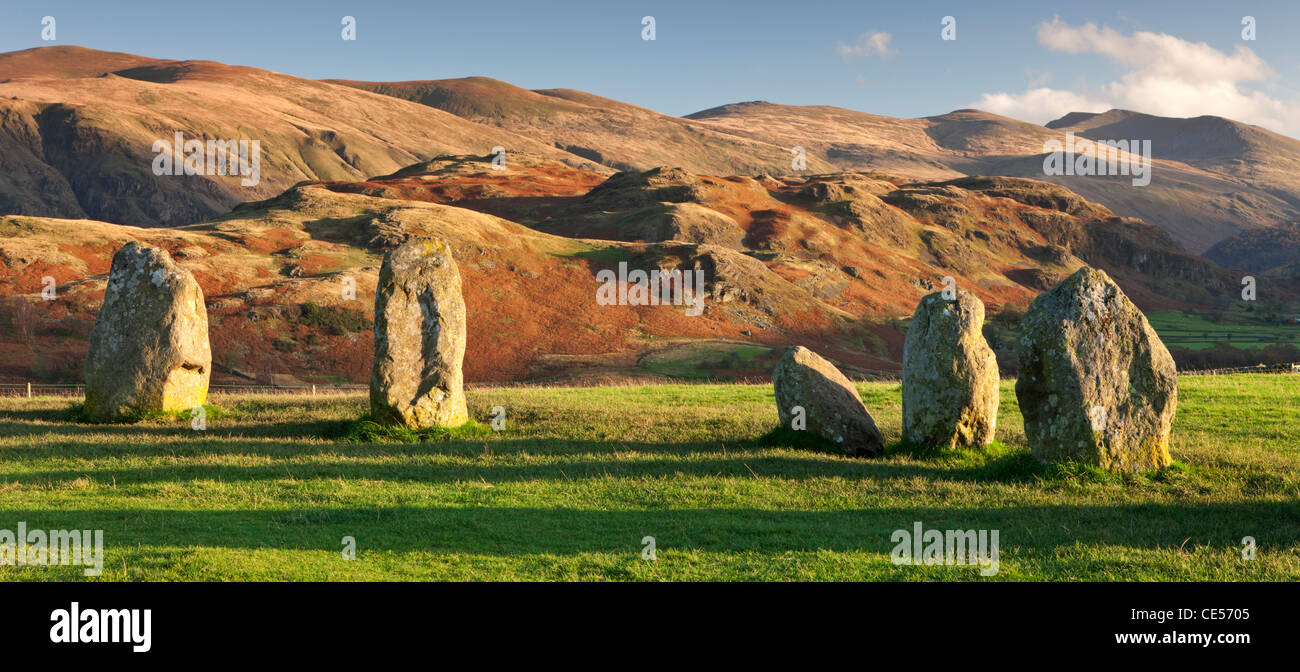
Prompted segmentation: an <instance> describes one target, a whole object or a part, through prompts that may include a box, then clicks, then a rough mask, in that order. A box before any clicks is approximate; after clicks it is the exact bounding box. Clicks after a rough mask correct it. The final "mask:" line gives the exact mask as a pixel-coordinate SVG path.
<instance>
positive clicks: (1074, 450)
mask: <svg viewBox="0 0 1300 672" xmlns="http://www.w3.org/2000/svg"><path fill="white" fill-rule="evenodd" d="M1016 353H1017V355H1018V356H1019V358H1020V377H1019V378H1018V379H1017V380H1016V397H1017V398H1018V399H1019V401H1020V411H1021V413H1023V414H1024V417H1025V436H1026V438H1028V440H1029V445H1030V447H1031V448H1032V450H1033V452H1034V455H1035V456H1036V457H1038V458H1039V459H1041V460H1045V461H1052V462H1058V461H1077V462H1084V463H1088V464H1094V465H1098V466H1101V467H1103V468H1106V469H1113V470H1117V471H1142V470H1147V469H1158V468H1161V467H1165V466H1167V465H1168V464H1169V462H1170V458H1169V429H1170V426H1171V425H1172V424H1173V421H1174V412H1175V409H1176V408H1177V405H1178V377H1177V371H1176V370H1175V367H1174V360H1173V358H1172V357H1170V356H1169V351H1168V350H1166V349H1165V346H1164V343H1161V342H1160V338H1159V337H1158V336H1156V333H1155V331H1153V330H1152V329H1151V325H1150V324H1148V323H1147V320H1146V317H1145V316H1144V315H1143V314H1142V313H1141V311H1139V310H1138V309H1137V307H1136V306H1134V305H1133V302H1132V301H1130V300H1129V299H1128V297H1126V296H1124V293H1123V292H1122V291H1121V290H1120V288H1119V287H1118V286H1117V285H1116V284H1115V282H1114V281H1112V280H1111V279H1110V277H1109V276H1107V275H1106V273H1105V272H1104V271H1100V270H1096V269H1092V268H1088V267H1084V268H1081V269H1079V270H1078V271H1077V272H1076V273H1075V274H1074V275H1071V276H1070V277H1069V278H1066V279H1065V280H1064V281H1063V282H1062V283H1061V284H1059V285H1057V286H1056V288H1054V289H1053V290H1052V291H1050V292H1047V293H1045V294H1042V295H1040V296H1039V297H1038V298H1037V299H1035V300H1034V303H1033V305H1031V306H1030V307H1029V311H1028V312H1027V313H1025V317H1024V320H1023V321H1022V322H1021V326H1020V336H1019V340H1018V341H1017V343H1016Z"/></svg>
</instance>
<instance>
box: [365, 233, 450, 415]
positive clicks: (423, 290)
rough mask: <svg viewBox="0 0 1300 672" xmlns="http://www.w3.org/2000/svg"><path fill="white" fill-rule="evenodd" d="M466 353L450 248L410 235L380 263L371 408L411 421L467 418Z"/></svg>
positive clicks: (373, 412)
mask: <svg viewBox="0 0 1300 672" xmlns="http://www.w3.org/2000/svg"><path fill="white" fill-rule="evenodd" d="M464 359H465V300H464V299H463V298H462V297H461V293H460V272H459V271H458V270H457V268H456V262H455V261H454V260H453V259H452V257H451V248H449V247H447V244H446V243H444V242H443V241H441V240H438V239H436V238H412V239H411V240H408V241H407V242H405V243H403V244H402V245H400V246H398V247H396V248H394V249H393V250H391V251H390V252H389V253H388V254H386V255H384V264H383V266H382V267H381V268H380V269H379V288H378V290H377V291H376V292H375V361H374V366H373V368H371V370H370V414H371V416H372V417H373V418H374V419H375V421H377V422H380V423H384V424H392V425H405V426H407V427H411V428H413V429H419V428H424V427H459V426H460V425H463V424H465V423H466V422H468V421H469V411H468V410H467V409H466V406H465V390H464V386H463V381H464V378H463V374H462V372H461V362H462V361H463V360H464Z"/></svg>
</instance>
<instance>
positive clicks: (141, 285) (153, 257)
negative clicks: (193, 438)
mask: <svg viewBox="0 0 1300 672" xmlns="http://www.w3.org/2000/svg"><path fill="white" fill-rule="evenodd" d="M211 374H212V349H211V346H210V345H209V343H208V311H207V308H206V307H205V306H204V305H203V290H202V289H200V288H199V283H198V282H196V281H195V280H194V276H193V275H191V274H190V272H189V271H187V270H185V269H184V268H181V267H180V266H178V265H177V264H176V262H174V261H172V258H171V255H169V254H167V252H166V250H162V249H159V248H157V247H153V246H151V245H145V244H143V243H139V242H134V241H133V242H130V243H127V244H126V245H124V246H122V248H121V249H119V250H118V251H117V253H116V254H114V255H113V267H112V269H111V270H110V271H109V274H108V288H107V290H106V291H105V293H104V304H103V305H102V306H101V307H100V309H99V316H98V317H97V318H96V319H95V327H94V329H92V330H91V332H90V348H89V351H88V352H87V353H86V406H85V408H86V413H87V414H88V415H89V416H90V417H93V418H98V419H101V420H111V419H113V418H117V417H120V416H123V415H137V414H141V413H149V412H155V411H176V410H187V409H192V408H195V407H198V406H202V405H203V403H204V402H205V401H206V400H207V394H208V378H209V376H211Z"/></svg>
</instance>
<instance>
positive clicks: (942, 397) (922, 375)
mask: <svg viewBox="0 0 1300 672" xmlns="http://www.w3.org/2000/svg"><path fill="white" fill-rule="evenodd" d="M983 328H984V302H983V301H980V300H979V297H977V296H975V295H974V294H971V293H970V292H967V291H964V290H963V291H959V292H957V294H956V298H955V299H952V300H949V299H945V298H943V292H935V293H933V294H930V295H927V296H926V297H925V298H923V299H921V303H920V304H919V305H917V307H916V312H915V313H913V314H912V322H911V325H910V326H909V327H908V329H907V341H906V342H905V343H904V344H903V438H904V439H905V440H907V441H910V442H913V443H917V444H921V445H924V446H942V447H945V448H956V447H958V446H984V445H988V444H989V443H992V441H993V432H994V429H995V428H996V427H997V421H998V360H997V357H996V356H995V355H994V354H993V348H990V347H989V344H988V343H987V342H986V341H985V340H984V334H983V331H982V330H983Z"/></svg>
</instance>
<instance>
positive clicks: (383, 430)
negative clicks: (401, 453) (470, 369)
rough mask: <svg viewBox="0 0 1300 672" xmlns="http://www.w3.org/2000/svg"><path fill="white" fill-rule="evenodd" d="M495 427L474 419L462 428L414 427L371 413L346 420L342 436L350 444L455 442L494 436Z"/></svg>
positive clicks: (340, 432)
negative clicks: (386, 422)
mask: <svg viewBox="0 0 1300 672" xmlns="http://www.w3.org/2000/svg"><path fill="white" fill-rule="evenodd" d="M491 435H492V429H491V428H490V427H488V426H487V425H484V424H483V423H480V422H476V421H474V420H470V421H469V422H466V423H465V424H463V425H460V426H458V427H430V428H428V429H411V428H409V427H400V426H390V425H381V424H379V423H377V422H375V421H374V420H372V419H370V417H369V416H367V417H364V418H361V419H360V420H354V421H352V422H350V423H344V424H343V426H342V427H341V429H340V431H339V438H340V440H342V441H345V442H348V443H428V442H431V441H454V440H457V439H473V438H479V437H484V436H491Z"/></svg>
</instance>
